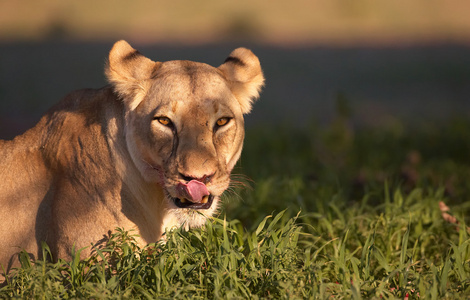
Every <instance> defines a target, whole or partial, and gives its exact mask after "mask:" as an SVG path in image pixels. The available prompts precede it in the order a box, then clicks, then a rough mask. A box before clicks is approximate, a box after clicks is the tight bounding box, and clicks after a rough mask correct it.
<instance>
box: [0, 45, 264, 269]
mask: <svg viewBox="0 0 470 300" xmlns="http://www.w3.org/2000/svg"><path fill="white" fill-rule="evenodd" d="M106 76H107V79H108V80H109V82H110V85H108V86H105V87H103V88H101V89H98V90H92V89H87V90H80V91H76V92H73V93H71V94H69V95H68V96H66V97H65V99H64V100H62V101H61V102H60V103H59V104H58V105H56V106H55V107H54V108H52V109H51V110H50V111H49V112H47V113H46V115H45V116H43V117H42V118H41V120H40V121H39V123H38V124H37V125H36V126H35V127H33V128H32V129H30V130H28V131H27V132H26V133H24V134H23V135H21V136H18V137H16V138H15V139H14V140H12V141H2V140H0V224H1V225H0V264H2V265H3V267H4V268H5V269H7V270H8V269H9V268H11V266H12V265H14V261H16V259H15V254H16V253H18V252H19V251H21V250H22V249H24V250H26V251H27V252H28V253H30V254H31V255H32V256H34V257H36V258H37V257H39V256H40V254H39V252H40V248H41V244H42V241H44V242H46V243H47V244H48V245H49V246H50V248H51V250H52V253H53V255H54V257H55V258H58V257H60V258H65V259H67V258H69V257H70V253H71V249H72V246H73V245H75V247H76V248H77V249H78V248H81V247H85V246H89V245H90V243H96V242H97V241H99V240H102V239H103V237H104V236H106V235H107V234H108V232H109V231H112V230H114V229H115V228H116V227H122V228H124V229H127V230H129V229H134V230H135V232H136V233H137V234H138V235H139V236H140V237H139V238H138V242H139V243H140V244H141V245H145V244H148V243H151V242H155V241H158V240H159V239H160V238H161V237H162V234H163V233H164V231H165V229H169V228H172V227H174V226H184V227H186V228H190V227H198V226H201V225H203V224H204V222H205V216H211V215H213V214H214V212H215V211H216V210H217V207H218V205H219V201H220V200H219V197H220V195H221V194H222V193H223V192H224V190H226V189H227V188H228V186H229V181H230V172H231V171H232V169H233V167H234V165H235V163H236V162H237V160H238V158H239V157H240V153H241V150H242V145H243V138H244V121H243V114H246V113H248V112H250V110H251V107H252V102H253V101H254V100H255V99H257V98H258V97H259V91H260V89H261V87H262V86H263V83H264V76H263V72H262V70H261V67H260V63H259V60H258V58H257V57H256V56H255V55H254V54H253V53H252V52H251V51H250V50H248V49H245V48H238V49H235V50H234V51H233V52H232V53H231V54H230V56H229V57H228V58H227V59H226V60H225V62H224V63H223V64H222V65H221V66H219V67H218V68H215V67H212V66H209V65H207V64H203V63H198V62H192V61H167V62H154V61H152V60H150V59H148V58H146V57H144V56H143V55H141V54H140V53H139V52H138V51H137V50H135V49H133V48H132V47H131V46H130V45H129V44H128V43H127V42H125V41H119V42H117V43H116V44H114V46H113V48H112V49H111V51H110V53H109V60H108V64H107V66H106ZM88 249H90V247H89V248H88ZM85 255H86V253H85ZM1 270H2V269H1V268H0V271H1Z"/></svg>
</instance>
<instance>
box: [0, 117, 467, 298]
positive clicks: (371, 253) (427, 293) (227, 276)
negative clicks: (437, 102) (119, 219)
mask: <svg viewBox="0 0 470 300" xmlns="http://www.w3.org/2000/svg"><path fill="white" fill-rule="evenodd" d="M468 128H470V122H468V121H466V120H462V119H454V120H450V121H449V122H447V123H445V124H444V123H443V124H431V125H430V124H421V125H416V124H415V125H413V126H411V125H404V124H396V125H395V126H394V127H389V128H380V129H377V128H375V129H374V128H360V129H356V128H354V127H352V126H350V125H349V124H348V118H347V112H345V111H343V112H340V113H339V114H338V117H337V118H336V119H335V120H333V122H332V123H331V124H330V125H328V126H326V127H318V126H312V127H311V128H309V129H296V130H288V129H286V128H277V129H272V128H271V129H266V128H265V129H262V128H260V129H254V130H250V131H249V132H248V133H247V140H246V147H245V150H244V154H243V157H242V160H241V164H240V168H239V169H238V170H237V171H238V172H239V173H242V174H246V176H235V179H236V181H238V182H239V184H237V185H236V186H235V187H234V188H233V192H232V193H228V194H227V196H226V197H225V199H224V200H225V207H224V211H223V212H222V214H221V215H220V216H218V217H217V218H213V219H210V220H208V222H207V225H206V227H205V228H204V229H200V230H191V231H189V232H186V231H183V230H175V231H172V232H169V233H167V237H166V239H167V242H166V243H157V244H153V245H149V246H147V247H145V248H143V249H141V248H139V247H138V246H137V245H136V243H135V242H134V240H133V235H132V232H125V231H122V230H120V229H119V230H117V231H116V232H115V233H114V234H113V236H112V237H111V239H110V241H109V242H108V244H107V245H106V246H105V247H104V248H103V249H97V250H96V251H95V254H94V255H93V256H92V257H91V258H89V259H87V260H82V261H80V260H79V259H78V257H79V256H78V255H79V252H80V250H79V249H76V251H75V256H74V257H75V258H74V259H73V260H72V261H71V262H66V261H62V260H60V261H59V262H57V263H49V262H47V261H36V262H30V261H29V259H28V257H27V256H26V255H24V256H23V257H22V265H23V266H22V268H20V269H19V270H17V272H16V275H15V276H13V277H11V278H10V279H9V280H8V282H7V284H6V285H5V286H4V287H2V288H0V298H10V297H20V298H46V299H49V298H96V299H108V298H152V299H153V298H163V299H170V298H171V299H172V298H204V299H205V298H230V299H232V298H243V299H245V298H254V299H256V298H274V299H299V298H317V299H325V298H329V297H331V296H333V297H334V298H347V299H350V298H353V299H360V298H365V299H371V298H372V299H379V298H381V299H404V298H405V297H406V295H408V296H409V298H410V299H418V298H419V299H446V298H447V299H456V298H465V297H469V296H470V238H469V235H468V232H467V227H466V224H467V223H468V222H469V220H468V216H470V214H469V212H470V203H469V202H468V199H469V197H470V183H469V180H468V178H470V131H469V130H468ZM248 178H250V179H248ZM441 201H443V202H445V203H446V204H447V205H448V206H449V207H450V208H451V211H450V214H452V215H453V216H455V217H456V218H457V220H458V221H459V224H453V223H449V222H446V221H445V220H444V219H443V217H442V216H441V211H440V209H439V202H441ZM44 251H45V254H46V255H45V256H47V253H48V249H47V247H45V249H44Z"/></svg>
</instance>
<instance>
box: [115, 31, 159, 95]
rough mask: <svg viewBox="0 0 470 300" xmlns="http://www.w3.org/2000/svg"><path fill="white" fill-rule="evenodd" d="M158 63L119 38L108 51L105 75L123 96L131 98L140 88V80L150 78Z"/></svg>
mask: <svg viewBox="0 0 470 300" xmlns="http://www.w3.org/2000/svg"><path fill="white" fill-rule="evenodd" d="M160 65H161V63H160V62H154V61H152V60H150V59H148V58H147V57H145V56H143V55H142V54H140V53H139V51H137V50H135V49H134V48H132V47H131V46H130V45H129V44H128V43H127V42H126V41H124V40H121V41H118V42H116V43H115V44H114V46H113V48H112V49H111V51H110V52H109V59H108V64H107V66H106V77H107V78H108V81H109V82H110V83H111V84H112V85H113V86H114V89H115V91H116V92H117V93H119V94H120V95H121V96H123V98H128V97H131V98H132V97H134V96H135V95H136V92H137V90H138V89H141V88H142V84H141V81H142V80H146V79H149V78H151V77H152V75H153V74H154V73H155V72H156V71H157V70H158V68H159V67H160Z"/></svg>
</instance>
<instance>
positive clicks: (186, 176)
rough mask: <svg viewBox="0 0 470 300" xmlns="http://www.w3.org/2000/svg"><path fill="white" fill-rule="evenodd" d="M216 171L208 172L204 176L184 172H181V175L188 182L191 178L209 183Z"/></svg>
mask: <svg viewBox="0 0 470 300" xmlns="http://www.w3.org/2000/svg"><path fill="white" fill-rule="evenodd" d="M214 174H215V172H214V173H211V174H206V175H203V176H194V175H188V174H183V173H180V177H181V179H183V180H184V181H186V182H190V181H191V180H197V181H199V182H202V183H204V184H208V183H209V182H210V181H211V180H212V178H213V177H214Z"/></svg>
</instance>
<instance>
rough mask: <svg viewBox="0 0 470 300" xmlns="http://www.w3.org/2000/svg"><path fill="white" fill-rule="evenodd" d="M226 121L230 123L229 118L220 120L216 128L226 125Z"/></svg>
mask: <svg viewBox="0 0 470 300" xmlns="http://www.w3.org/2000/svg"><path fill="white" fill-rule="evenodd" d="M228 121H230V119H229V118H220V119H218V120H217V126H219V127H221V126H224V125H227V123H228Z"/></svg>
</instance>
